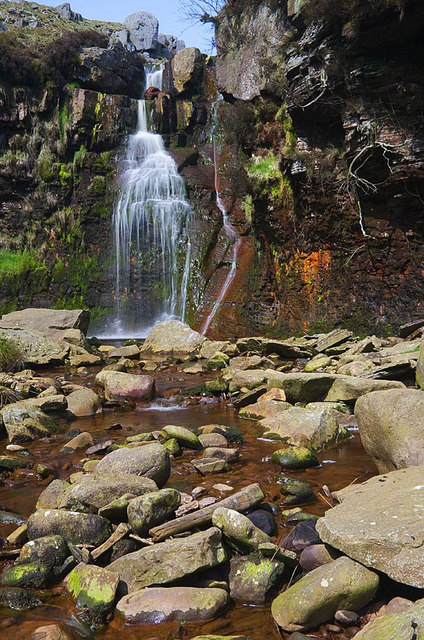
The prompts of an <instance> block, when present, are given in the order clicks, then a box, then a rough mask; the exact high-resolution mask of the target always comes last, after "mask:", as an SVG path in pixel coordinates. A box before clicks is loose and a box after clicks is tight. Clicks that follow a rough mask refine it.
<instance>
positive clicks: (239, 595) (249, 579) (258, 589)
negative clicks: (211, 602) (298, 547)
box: [230, 554, 284, 604]
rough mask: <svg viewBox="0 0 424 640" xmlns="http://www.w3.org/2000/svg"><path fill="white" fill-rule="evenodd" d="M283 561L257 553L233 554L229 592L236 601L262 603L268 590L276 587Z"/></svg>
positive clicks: (280, 575)
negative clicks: (246, 554)
mask: <svg viewBox="0 0 424 640" xmlns="http://www.w3.org/2000/svg"><path fill="white" fill-rule="evenodd" d="M283 573H284V563H283V562H281V561H279V560H275V559H272V558H263V557H261V556H260V555H259V554H251V555H249V556H247V557H244V556H235V557H234V558H232V560H231V569H230V593H231V597H232V598H233V600H235V601H236V602H242V603H248V604H264V603H265V601H266V598H267V595H268V594H269V592H270V591H272V590H273V589H275V588H276V587H278V585H279V584H280V583H281V580H282V577H283Z"/></svg>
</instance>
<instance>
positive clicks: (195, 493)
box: [191, 485, 226, 499]
mask: <svg viewBox="0 0 424 640" xmlns="http://www.w3.org/2000/svg"><path fill="white" fill-rule="evenodd" d="M216 486H217V485H215V487H214V488H216ZM223 486H226V485H223ZM206 492H207V489H206V487H195V488H194V489H193V491H192V492H191V495H192V496H193V498H195V499H197V498H199V497H200V496H203V494H205V493H206Z"/></svg>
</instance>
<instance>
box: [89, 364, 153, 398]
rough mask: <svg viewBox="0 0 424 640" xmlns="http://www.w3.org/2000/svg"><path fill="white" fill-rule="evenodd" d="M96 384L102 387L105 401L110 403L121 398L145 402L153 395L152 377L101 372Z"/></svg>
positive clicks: (108, 371)
mask: <svg viewBox="0 0 424 640" xmlns="http://www.w3.org/2000/svg"><path fill="white" fill-rule="evenodd" d="M96 382H98V383H99V384H101V385H102V386H103V387H104V390H105V397H106V400H110V401H115V400H116V401H119V400H122V399H123V398H132V399H133V400H140V401H146V400H151V399H152V398H153V396H154V394H155V381H154V378H152V376H147V375H133V374H131V373H122V372H121V371H110V370H103V371H100V373H98V374H97V376H96Z"/></svg>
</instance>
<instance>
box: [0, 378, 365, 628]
mask: <svg viewBox="0 0 424 640" xmlns="http://www.w3.org/2000/svg"><path fill="white" fill-rule="evenodd" d="M98 370H99V368H98V367H92V368H91V369H90V370H87V372H86V373H87V375H84V376H82V375H80V374H78V375H76V374H74V373H72V372H71V371H70V370H69V369H68V370H67V369H64V368H63V367H62V368H56V369H54V370H50V371H49V372H48V375H50V376H65V377H66V378H67V379H68V380H70V381H71V382H73V383H78V384H84V385H86V386H90V385H93V384H94V376H95V374H96V373H97V371H98ZM152 375H153V376H154V377H155V380H156V388H157V397H156V399H155V401H154V402H152V403H147V404H140V405H138V406H137V407H136V408H130V409H122V408H109V409H106V410H105V412H104V415H102V416H99V417H90V418H80V419H78V420H74V421H73V422H68V423H67V422H65V421H63V424H62V427H63V428H62V431H61V432H60V433H58V434H56V435H54V436H52V437H51V438H49V439H46V440H44V441H43V440H38V441H35V442H33V443H30V444H29V445H28V450H29V452H30V454H31V455H32V456H33V457H34V461H35V462H36V463H42V464H44V465H48V466H51V467H53V468H54V469H55V474H54V477H55V478H61V479H67V478H69V476H70V475H71V474H72V473H75V472H77V471H81V469H82V464H81V460H83V459H84V458H86V455H85V450H82V451H81V452H78V453H74V454H65V453H61V451H60V450H61V448H62V447H63V445H64V443H65V442H66V441H67V440H68V439H69V438H67V437H66V435H65V433H66V432H67V431H69V430H70V429H76V428H77V429H79V430H80V431H81V432H82V431H89V432H91V433H92V435H93V438H94V441H95V443H96V444H97V443H99V442H103V441H105V440H110V439H111V440H113V441H114V442H116V443H122V442H123V441H124V440H125V438H126V437H128V436H131V435H135V434H138V433H143V432H148V431H154V430H160V429H161V428H163V427H164V426H165V425H167V424H177V425H183V426H186V427H189V428H197V427H200V426H202V425H206V424H213V423H214V424H223V425H228V426H237V427H239V428H240V429H241V430H242V431H243V433H244V443H243V444H242V445H241V454H242V462H241V463H240V464H236V465H232V469H231V471H230V472H228V473H225V474H221V475H217V474H214V475H213V476H206V477H201V476H200V475H199V474H198V473H197V472H196V471H195V470H194V469H193V467H190V466H189V465H188V463H189V461H190V460H191V459H192V458H193V455H195V453H193V452H190V451H187V450H185V451H184V453H183V456H182V457H179V458H176V459H175V460H173V462H172V474H171V477H170V480H169V482H168V483H167V486H169V487H174V488H176V489H178V490H180V491H184V492H188V493H189V492H191V490H192V489H193V488H194V487H196V486H199V485H202V486H204V487H206V488H207V490H208V493H207V494H206V495H212V496H217V497H218V494H217V493H216V491H215V490H214V489H212V486H213V485H214V484H216V483H227V484H230V485H231V486H232V487H233V488H234V489H235V490H236V491H237V490H239V489H241V488H242V487H245V486H247V485H249V484H251V483H253V482H258V483H259V484H260V486H261V488H262V489H263V491H264V493H265V496H266V501H267V502H270V503H273V504H274V505H275V510H276V519H277V523H278V529H279V532H278V539H279V540H281V539H282V538H284V536H286V535H287V534H288V533H289V531H290V529H289V528H287V527H285V526H284V522H283V520H284V517H283V516H282V514H281V511H282V510H283V509H284V508H287V507H283V506H282V505H281V500H282V498H281V496H280V493H279V491H280V485H279V483H278V479H279V477H281V475H282V474H281V469H280V467H279V466H278V465H277V464H274V463H272V462H271V461H270V456H271V454H272V452H273V451H274V450H275V448H276V444H275V442H271V441H267V440H266V439H264V438H263V437H261V432H262V429H261V428H260V427H258V426H257V425H256V423H255V422H253V421H250V420H244V419H241V418H239V417H238V415H237V411H236V410H235V409H234V408H233V406H232V405H231V404H230V403H229V402H228V401H218V400H209V399H204V400H203V401H199V402H197V404H193V400H187V401H186V402H187V403H186V404H185V405H180V404H176V403H175V402H174V400H173V396H174V395H175V394H176V392H177V391H178V390H179V389H182V388H184V387H188V386H192V385H195V384H198V383H200V382H204V381H205V380H207V379H208V377H209V378H212V377H214V374H202V375H196V376H194V375H187V374H184V373H183V372H182V368H181V365H171V366H170V367H169V368H167V369H166V370H165V371H160V372H155V373H153V374H152ZM117 423H119V424H120V425H121V426H122V428H120V429H119V430H108V427H110V426H111V425H116V424H117ZM6 445H7V440H3V441H2V443H1V447H0V449H1V451H0V453H3V452H4V451H5V447H6ZM318 457H319V460H320V463H321V464H320V466H319V467H316V468H311V469H307V470H304V471H296V472H292V473H291V472H285V473H284V475H286V476H287V475H288V476H292V477H297V478H301V479H305V480H307V481H308V482H310V483H311V485H312V487H313V489H314V493H315V498H316V499H315V501H314V502H312V503H311V504H309V505H306V506H305V507H303V510H305V511H308V512H310V513H314V514H316V515H322V514H323V513H324V511H325V510H326V508H327V507H328V505H327V504H326V502H325V497H324V496H323V495H322V487H323V485H327V486H328V487H329V488H330V490H331V491H333V490H337V489H340V488H342V487H345V486H346V485H348V484H350V483H352V482H354V481H355V480H360V481H361V482H362V481H364V480H366V479H367V478H369V477H370V476H372V475H375V474H376V469H375V467H374V464H373V463H372V462H371V460H370V459H369V458H368V457H367V455H366V454H365V453H364V451H363V449H362V446H361V443H360V439H359V435H358V432H357V431H356V430H355V429H354V428H352V430H351V437H350V438H349V439H348V440H345V441H343V442H342V443H339V444H338V445H336V446H334V447H332V448H330V449H327V450H326V451H324V452H322V453H321V454H319V455H318ZM52 479H53V477H52V476H49V477H48V478H46V479H43V480H41V481H40V478H39V477H38V476H37V475H36V473H35V471H29V470H19V471H15V472H14V474H13V475H12V476H11V477H10V478H8V479H7V480H6V482H5V484H4V486H2V487H0V505H1V507H6V508H8V509H11V510H13V511H14V512H16V513H19V514H21V515H22V516H23V517H28V516H29V515H30V514H31V513H32V512H33V511H34V509H35V503H36V501H37V498H38V496H39V494H40V493H41V492H42V491H43V490H44V489H45V487H46V486H47V485H48V484H49V483H50V482H51V480H52ZM318 493H320V494H321V495H320V497H318ZM221 497H222V496H221ZM15 528H16V525H0V536H2V537H5V536H7V535H8V534H10V533H11V532H12V531H13V530H14V529H15ZM0 564H1V565H2V566H1V569H2V570H3V569H4V568H5V567H6V566H8V565H9V564H11V561H4V562H2V563H0ZM208 573H210V572H208ZM215 575H216V576H217V578H218V579H219V571H218V572H217V571H215V573H214V576H215ZM202 577H203V578H204V577H205V576H204V574H203V575H201V576H200V580H201V579H202ZM209 577H210V576H209ZM37 594H38V595H39V596H40V597H41V599H42V601H43V606H42V607H39V608H36V609H32V610H29V611H19V612H18V611H16V612H13V611H11V610H10V609H2V610H0V638H1V640H8V639H9V638H25V637H27V636H29V635H30V633H32V632H33V631H34V630H35V629H36V628H38V627H40V626H42V625H44V624H49V623H52V622H62V623H64V624H65V625H68V626H70V627H73V628H74V630H75V633H76V635H77V637H79V636H81V637H92V638H98V639H100V638H101V639H102V640H124V639H125V640H148V639H152V638H160V639H161V640H168V639H169V640H171V639H174V638H192V637H194V636H196V635H199V634H221V635H238V634H246V635H248V636H249V637H251V638H252V640H263V639H264V638H267V639H268V638H269V639H270V640H278V639H281V638H282V637H283V638H287V637H288V634H283V635H281V633H280V631H279V630H278V628H277V626H276V624H275V622H274V621H273V619H272V617H271V613H270V607H269V605H268V606H266V607H258V606H251V605H245V606H242V605H237V606H233V607H232V608H230V609H229V610H228V611H227V613H225V614H224V615H221V616H220V617H219V618H218V619H216V620H214V621H213V622H208V623H206V624H202V625H181V624H180V623H168V624H161V625H156V626H148V625H142V626H140V625H138V626H137V625H135V626H129V625H127V624H125V623H124V622H123V620H122V618H121V617H120V616H119V614H117V613H116V612H115V615H114V619H113V620H112V622H111V623H110V624H109V625H108V626H106V627H104V628H103V629H101V630H99V631H97V632H95V633H92V632H90V631H89V630H88V629H87V628H86V627H83V626H82V625H81V623H80V622H79V621H78V620H77V618H76V617H75V614H74V602H73V600H72V598H71V597H69V595H68V594H67V593H66V591H65V589H64V588H63V586H57V587H55V588H53V589H51V590H49V591H45V590H43V591H40V592H37ZM347 633H348V632H347ZM345 634H346V632H345ZM310 637H313V638H323V639H324V638H328V639H333V638H334V640H336V638H337V639H338V640H340V639H341V638H348V637H350V636H349V635H340V634H332V633H330V632H328V631H326V630H325V627H322V629H321V631H320V633H318V634H317V633H315V634H312V635H311V636H310Z"/></svg>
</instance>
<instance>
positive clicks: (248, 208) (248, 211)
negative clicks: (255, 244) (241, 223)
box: [243, 195, 255, 223]
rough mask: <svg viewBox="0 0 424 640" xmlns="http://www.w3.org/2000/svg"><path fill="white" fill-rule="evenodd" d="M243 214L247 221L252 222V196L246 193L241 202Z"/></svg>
mask: <svg viewBox="0 0 424 640" xmlns="http://www.w3.org/2000/svg"><path fill="white" fill-rule="evenodd" d="M243 209H244V215H245V216H246V220H247V222H249V223H251V222H252V217H253V212H254V210H255V208H254V206H253V198H252V196H251V195H247V196H246V197H245V199H244V202H243Z"/></svg>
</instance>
